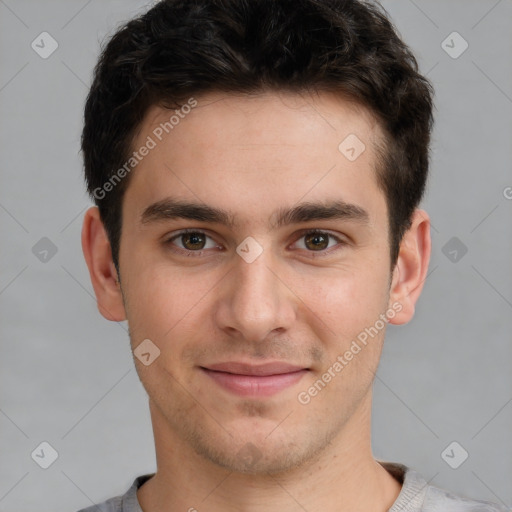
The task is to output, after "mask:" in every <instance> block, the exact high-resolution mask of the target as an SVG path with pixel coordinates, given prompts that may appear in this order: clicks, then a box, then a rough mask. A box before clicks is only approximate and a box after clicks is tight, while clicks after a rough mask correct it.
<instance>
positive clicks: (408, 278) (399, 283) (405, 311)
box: [389, 209, 431, 325]
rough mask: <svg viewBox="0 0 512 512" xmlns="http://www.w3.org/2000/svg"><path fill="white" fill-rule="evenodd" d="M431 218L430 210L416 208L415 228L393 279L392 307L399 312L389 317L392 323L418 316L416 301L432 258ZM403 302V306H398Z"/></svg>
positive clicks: (405, 241) (403, 247) (407, 238)
mask: <svg viewBox="0 0 512 512" xmlns="http://www.w3.org/2000/svg"><path fill="white" fill-rule="evenodd" d="M430 251H431V239H430V218H429V216H428V214H427V212H426V211H424V210H419V209H416V210H415V211H414V213H413V217H412V223H411V227H410V228H409V229H408V230H407V232H406V233H405V234H404V236H403V238H402V242H401V243H400V252H399V255H398V260H397V263H396V266H395V268H394V269H393V279H392V282H391V288H390V295H389V307H390V308H391V307H392V306H391V305H392V304H395V308H393V309H394V310H395V311H396V312H397V313H396V314H395V316H394V317H393V318H391V317H390V318H389V323H391V324H396V325H400V324H406V323H407V322H409V321H410V320H411V319H412V317H413V316H414V310H415V304H416V301H417V300H418V298H419V296H420V293H421V290H422V289H423V284H424V282H425V279H426V276H427V270H428V264H429V261H430ZM397 304H400V305H401V309H399V308H398V307H396V305H397Z"/></svg>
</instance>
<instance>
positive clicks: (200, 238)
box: [164, 229, 217, 256]
mask: <svg viewBox="0 0 512 512" xmlns="http://www.w3.org/2000/svg"><path fill="white" fill-rule="evenodd" d="M164 243H165V244H166V245H169V246H171V247H170V248H171V249H172V250H173V251H175V252H179V253H181V254H186V255H187V256H189V255H196V254H195V253H197V255H200V254H202V251H203V249H214V248H216V247H217V245H216V244H215V241H214V240H213V239H212V237H210V236H208V235H207V234H206V233H203V232H202V231H196V230H193V229H190V230H186V231H182V232H181V233H178V234H177V235H174V236H173V237H171V238H169V239H168V240H167V241H166V242H164Z"/></svg>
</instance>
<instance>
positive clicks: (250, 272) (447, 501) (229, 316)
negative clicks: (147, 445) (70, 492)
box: [82, 0, 504, 512]
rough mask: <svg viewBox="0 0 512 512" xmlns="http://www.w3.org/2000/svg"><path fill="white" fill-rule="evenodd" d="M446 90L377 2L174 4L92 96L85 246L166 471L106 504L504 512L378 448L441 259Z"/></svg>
mask: <svg viewBox="0 0 512 512" xmlns="http://www.w3.org/2000/svg"><path fill="white" fill-rule="evenodd" d="M432 108H433V105H432V88H431V85H430V84H429V82H428V81H427V80H426V79H425V78H424V77H422V76H421V75H420V74H419V73H418V70H417V63H416V61H415V58H414V56H413V55H412V54H411V52H410V50H409V49H408V48H407V47H406V45H405V44H404V43H403V42H402V41H401V40H400V38H399V37H398V35H397V34H396V32H395V30H394V28H393V26H392V24H391V22H390V21H389V20H388V18H387V17H386V15H385V12H384V11H383V10H382V9H381V8H380V7H379V6H378V5H376V4H370V3H363V2H361V1H356V0H351V1H347V0H293V1H292V0H278V1H276V0H188V1H186V2H184V1H179V0H163V1H162V2H159V3H158V4H157V5H156V6H155V7H153V8H152V9H151V10H150V11H149V12H148V13H146V14H145V15H143V16H141V17H140V18H137V19H134V20H132V21H130V22H128V23H127V24H126V25H125V26H123V27H122V28H121V29H119V30H118V31H117V33H116V34H115V35H114V36H113V37H112V39H111V40H110V41H109V43H108V45H107V46H106V47H105V49H104V50H103V53H102V55H101V58H100V60H99V63H98V66H97V68H96V71H95V76H94V82H93V85H92V87H91V91H90V94H89V97H88V99H87V103H86V107H85V125H84V130H83V137H82V149H83V154H84V161H85V177H86V182H87V187H88V191H89V193H90V194H91V197H92V198H93V199H94V200H95V202H96V205H97V206H96V207H92V208H90V209H89V210H88V211H87V212H86V214H85V218H84V224H83V231H82V246H83V250H84V255H85V259H86V262H87V265H88V268H89V272H90V275H91V280H92V284H93V287H94V290H95V293H96V297H97V301H98V308H99V311H100V312H101V314H102V315H103V316H104V317H105V318H107V319H109V320H112V321H122V320H125V319H126V320H128V324H129V333H130V342H131V347H132V350H133V353H134V361H135V365H136V368H137V371H138V374H139V377H140V379H141V382H142V384H143V385H144V387H145V389H146V391H147V393H148V396H149V406H150V413H151V419H152V423H153V430H154V436H155V446H156V458H157V471H156V473H155V474H151V475H141V476H140V477H138V478H137V479H136V480H135V481H134V483H133V485H132V486H131V487H130V489H129V490H128V491H127V492H126V493H125V494H124V496H118V497H116V498H112V499H111V500H109V501H107V502H105V503H102V504H100V505H97V506H93V507H90V508H89V509H87V511H92V510H101V511H109V512H110V511H119V512H121V511H122V512H134V511H137V512H140V511H141V510H143V511H144V512H157V511H159V512H166V511H169V512H170V511H178V510H185V511H186V510H188V511H189V512H192V511H195V510H198V511H199V512H201V510H208V511H210V512H216V511H231V510H233V511H235V510H237V511H238V510H244V511H252V510H258V511H263V510H264V511H278V510H279V511H281V512H282V511H285V512H288V511H292V510H293V511H296V510H307V511H313V510H323V511H326V512H331V511H332V512H334V511H337V512H339V511H346V512H349V511H350V512H352V511H381V512H384V511H387V510H391V511H392V512H398V511H401V510H403V511H433V510H443V511H450V510H464V511H469V510H479V511H483V510H485V511H500V510H501V511H503V510H504V509H503V508H501V507H500V506H498V505H493V504H491V503H486V502H477V501H471V500H469V499H464V498H462V497H456V496H453V495H451V494H449V493H446V492H444V491H442V490H440V489H437V488H435V487H432V486H430V485H428V484H427V482H426V481H425V480H424V479H423V477H422V476H421V475H419V474H418V473H416V472H415V471H413V470H412V469H409V468H407V467H406V466H404V465H401V464H398V463H390V462H383V461H377V460H375V459H374V457H373V455H372V450H371V436H370V418H371V400H372V383H373V380H374V377H375V373H376V371H377V367H378V363H379V358H380V354H381V350H382V345H383V341H384V335H385V331H386V325H387V323H392V324H397V325H399V324H404V323H407V322H408V321H409V320H410V319H411V318H412V317H413V315H414V308H415V304H416V301H417V300H418V297H419V295H420V293H421V290H422V287H423V283H424V280H425V278H426V274H427V269H428V263H429V257H430V245H431V241H430V231H429V230H430V220H429V217H428V214H427V213H426V212H425V211H423V210H420V209H419V208H418V205H419V203H420V201H421V198H422V196H423V192H424V188H425V182H426V178H427V174H428V157H429V141H430V133H431V129H432Z"/></svg>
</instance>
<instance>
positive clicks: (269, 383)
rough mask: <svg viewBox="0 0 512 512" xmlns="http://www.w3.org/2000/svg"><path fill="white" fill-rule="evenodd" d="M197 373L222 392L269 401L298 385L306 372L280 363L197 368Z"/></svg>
mask: <svg viewBox="0 0 512 512" xmlns="http://www.w3.org/2000/svg"><path fill="white" fill-rule="evenodd" d="M200 370H201V371H202V372H203V373H204V374H205V375H206V376H208V377H209V378H210V379H212V380H213V382H215V383H216V384H217V385H219V386H220V387H222V388H223V389H225V390H227V391H230V392H231V393H233V394H236V395H238V396H245V397H248V396H252V397H268V396H272V395H275V394H277V393H279V392H280V391H283V390H284V389H286V388H288V387H290V386H293V385H294V384H296V383H297V382H299V381H300V380H301V379H302V377H304V375H305V374H306V373H307V372H308V371H309V369H308V368H304V367H302V366H296V365H291V364H288V363H283V362H272V363H266V364H262V365H251V364H247V363H241V362H230V363H219V364H212V365H208V367H205V366H200Z"/></svg>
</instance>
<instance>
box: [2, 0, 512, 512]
mask: <svg viewBox="0 0 512 512" xmlns="http://www.w3.org/2000/svg"><path fill="white" fill-rule="evenodd" d="M384 6H385V7H386V8H387V9H388V10H389V12H390V14H391V16H392V18H393V19H394V21H395V23H396V25H397V26H398V28H399V30H400V32H401V33H402V35H403V37H404V39H405V41H406V42H407V43H408V44H410V46H411V47H412V48H413V50H414V51H415V52H416V55H417V57H418V60H419V63H420V66H421V70H422V72H423V73H426V74H428V76H429V78H430V79H431V80H432V81H433V83H434V86H435V88H436V105H437V113H436V120H437V124H436V128H435V133H434V141H433V152H432V174H431V179H430V183H429V191H428V195H427V197H426V200H425V201H424V203H423V207H424V208H426V209H427V211H429V213H430V215H431V218H432V223H433V227H432V238H433V254H432V260H431V264H430V270H429V276H428V278H427V281H426V283H425V288H424V292H423V295H422V297H421V298H420V301H419V304H418V307H417V310H416V316H415V318H414V319H413V320H412V321H411V322H410V323H409V324H408V325H406V326H402V327H396V326H390V328H389V330H388V335H387V342H386V345H385V350H384V354H383V359H382V362H381V365H380V368H379V373H378V377H377V380H376V383H375V400H374V403H375V405H374V417H373V429H374V430H373V442H374V453H375V456H376V457H377V458H380V459H385V460H391V461H399V462H403V463H405V464H408V465H410V466H412V467H413V468H415V469H416V470H418V471H420V472H421V473H422V474H423V475H424V476H425V477H426V479H427V480H429V481H431V483H432V484H435V485H438V486H441V487H446V488H449V489H451V490H453V491H455V492H458V493H463V494H467V495H468V496H471V497H474V498H479V499H487V500H492V501H500V502H502V503H504V504H506V505H508V506H509V507H510V506H512V485H511V482H512V441H511V435H510V434H511V432H512V428H511V427H512V372H511V369H510V367H511V364H510V361H511V356H512V343H511V337H512V336H511V327H512V315H511V312H512V311H511V308H512V270H511V266H512V258H511V256H512V236H511V235H512V200H510V199H507V197H506V195H508V197H510V196H512V189H508V188H507V187H512V173H511V163H512V149H511V148H512V58H511V57H512V39H511V38H510V32H511V29H512V2H511V1H510V0H509V1H506V0H501V1H496V0H479V1H468V0H458V1H453V0H451V1H440V0H437V1H432V0H430V1H426V0H415V1H412V0H401V1H386V2H384ZM144 7H145V6H144V2H143V1H135V0H130V1H120V0H117V1H113V0H110V1H100V0H89V1H85V0H84V1H78V0H76V1H69V0H68V1H64V0H52V1H45V2H42V1H40V0H39V1H35V0H34V1H29V0H23V1H17V2H15V1H14V0H0V38H1V44H0V48H1V50H0V52H1V60H0V62H1V67H0V73H1V75H0V119H1V124H0V133H1V145H0V157H1V175H0V179H1V182H0V222H1V229H2V243H1V244H0V334H1V341H2V352H1V358H0V366H1V374H0V375H1V381H0V386H1V390H2V394H1V408H0V429H1V436H0V460H1V468H0V510H1V511H7V510H9V511H10V510H17V511H30V510H34V511H35V510H37V511H52V512H61V511H62V512H64V511H70V510H77V509H79V508H81V507H84V506H88V505H90V504H91V503H93V502H98V501H100V500H104V499H106V498H107V497H110V496H113V495H116V494H121V493H123V492H124V491H125V490H126V489H127V488H128V486H129V485H130V484H131V483H132V480H133V478H134V477H135V476H137V475H140V474H143V473H145V472H151V471H154V469H155V459H154V447H153V439H152V431H151V424H150V419H149V413H148V409H147V399H146V395H145V392H144V390H143V388H142V386H141V385H140V383H139V381H138V377H137V375H136V372H135V369H134V365H133V361H132V357H131V353H130V350H129V348H128V347H129V342H128V335H127V326H126V323H125V322H123V323H120V324H116V323H112V322H108V321H106V320H105V319H103V317H101V316H100V314H99V313H98V311H97V309H96V302H95V298H94V294H93V291H92V287H91V284H90V281H89V275H88V272H87V268H86V265H85V262H84V259H83V255H82V251H81V245H80V230H81V224H82V218H83V212H84V210H85V209H86V208H87V207H88V206H89V205H90V204H91V203H90V201H89V200H88V198H87V196H86V194H85V188H84V186H83V181H82V175H81V165H82V164H81V157H80V154H79V137H80V131H81V122H82V109H83V102H84V99H85V95H86V93H87V86H88V84H89V83H90V79H91V70H92V67H93V65H94V63H95V60H96V58H97V55H98V51H99V42H100V41H101V40H102V39H103V38H104V37H105V36H106V35H107V34H111V33H112V32H113V30H114V29H115V27H116V26H117V25H118V24H119V23H120V22H121V21H124V20H127V19H128V18H130V17H132V16H133V15H135V14H137V13H138V12H140V11H141V10H142V9H144ZM43 31H47V32H49V33H50V34H51V35H52V37H53V38H55V40H56V41H57V42H58V45H59V46H58V49H57V50H56V51H55V52H54V53H53V54H52V55H51V56H50V57H49V58H47V59H42V58H41V57H40V56H39V55H38V54H37V53H36V52H35V51H34V50H33V49H32V48H31V42H32V41H33V40H34V39H36V37H37V36H38V35H39V34H40V33H41V32H43ZM453 31H457V32H458V33H460V34H461V35H462V37H463V38H464V39H465V40H466V41H467V42H468V43H469V47H468V49H467V50H466V51H465V52H464V53H463V54H462V55H460V56H459V57H458V58H456V59H454V58H452V57H451V56H450V55H448V54H447V53H446V51H445V50H444V49H443V47H442V41H444V40H445V39H446V38H447V36H448V35H449V34H451V33H452V32H453ZM460 43H461V41H460V40H454V42H453V43H452V42H451V40H450V39H448V42H447V43H446V44H449V45H450V46H453V47H454V48H452V50H451V51H452V52H453V51H456V50H458V49H460V48H461V46H460ZM507 191H508V192H509V193H508V194H507ZM43 237H47V238H49V239H50V240H51V241H52V243H53V244H54V245H55V246H56V248H57V252H56V254H55V255H53V256H51V253H49V255H48V256H47V261H46V262H45V261H40V259H39V258H38V257H36V255H35V254H34V253H33V249H32V248H33V247H34V245H35V244H36V243H37V242H38V241H39V240H40V239H41V238H43ZM452 237H457V238H458V240H459V241H455V242H454V241H452V242H450V243H449V241H450V240H451V239H452ZM42 243H43V242H42ZM447 243H449V245H448V246H446V244H447ZM454 243H455V244H456V245H451V244H454ZM457 244H458V246H457ZM461 244H463V245H464V246H465V247H466V248H467V253H466V254H465V255H464V256H463V257H462V258H461V257H460V256H461V254H462V252H461V248H462V245H461ZM443 248H444V249H443ZM454 248H455V250H456V251H457V257H456V258H455V253H453V252H452V253H451V254H450V251H453V249H454ZM36 252H37V251H36ZM453 259H456V260H457V261H452V260H453ZM42 441H47V442H49V443H50V444H51V445H52V446H53V447H54V448H55V450H57V452H58V459H57V460H56V461H55V462H54V463H53V464H52V465H51V466H50V467H49V468H48V469H46V470H45V469H42V468H41V467H39V466H38V465H37V464H36V463H35V462H34V460H32V458H31V453H32V452H33V450H34V449H35V448H36V447H37V446H38V445H39V444H40V443H41V442H42ZM453 441H457V442H458V443H459V444H460V445H461V446H462V447H463V448H464V449H465V450H466V451H467V452H468V453H469V458H468V459H467V460H466V461H465V462H464V463H463V464H462V465H460V467H458V469H452V468H451V467H450V466H449V465H448V464H447V463H446V462H445V460H443V458H442V456H441V453H442V452H443V450H444V449H445V448H446V447H447V446H448V445H449V444H450V443H452V442H453ZM452 453H453V455H452ZM461 453H462V452H461V449H460V448H456V449H455V450H454V452H450V455H452V457H451V462H452V464H453V461H455V462H457V460H458V459H459V460H460V456H461Z"/></svg>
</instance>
